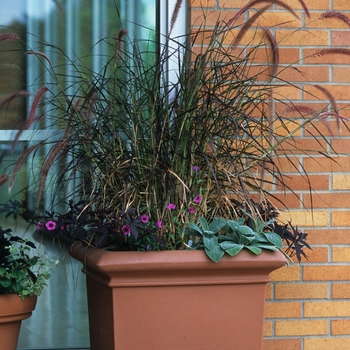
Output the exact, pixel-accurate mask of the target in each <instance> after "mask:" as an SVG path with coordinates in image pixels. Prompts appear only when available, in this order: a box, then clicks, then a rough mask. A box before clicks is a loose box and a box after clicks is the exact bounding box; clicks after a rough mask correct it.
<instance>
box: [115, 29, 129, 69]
mask: <svg viewBox="0 0 350 350" xmlns="http://www.w3.org/2000/svg"><path fill="white" fill-rule="evenodd" d="M125 35H128V31H127V30H126V29H121V30H120V31H119V33H118V38H117V40H116V41H115V52H114V59H113V64H114V66H115V65H116V63H117V59H118V58H121V59H122V58H123V57H122V42H123V37H124V36H125Z"/></svg>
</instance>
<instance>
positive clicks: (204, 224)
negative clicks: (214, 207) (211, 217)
mask: <svg viewBox="0 0 350 350" xmlns="http://www.w3.org/2000/svg"><path fill="white" fill-rule="evenodd" d="M198 220H199V222H200V224H201V226H202V228H203V230H204V231H208V230H209V225H208V222H207V220H205V219H204V218H203V217H201V218H199V219H198Z"/></svg>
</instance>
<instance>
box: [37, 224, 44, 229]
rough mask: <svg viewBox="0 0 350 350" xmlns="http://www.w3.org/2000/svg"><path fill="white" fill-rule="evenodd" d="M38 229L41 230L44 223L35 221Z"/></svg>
mask: <svg viewBox="0 0 350 350" xmlns="http://www.w3.org/2000/svg"><path fill="white" fill-rule="evenodd" d="M37 227H38V230H42V229H43V228H44V224H43V223H42V222H38V223H37Z"/></svg>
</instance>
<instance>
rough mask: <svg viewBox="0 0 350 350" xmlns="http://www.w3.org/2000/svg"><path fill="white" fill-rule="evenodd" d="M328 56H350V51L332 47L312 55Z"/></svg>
mask: <svg viewBox="0 0 350 350" xmlns="http://www.w3.org/2000/svg"><path fill="white" fill-rule="evenodd" d="M326 55H347V56H350V49H347V48H342V47H330V48H326V49H321V50H318V51H317V52H315V53H314V54H312V55H311V56H310V57H313V56H326Z"/></svg>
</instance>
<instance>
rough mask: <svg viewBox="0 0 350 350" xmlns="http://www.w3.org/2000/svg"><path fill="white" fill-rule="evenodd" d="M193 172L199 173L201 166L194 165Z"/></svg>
mask: <svg viewBox="0 0 350 350" xmlns="http://www.w3.org/2000/svg"><path fill="white" fill-rule="evenodd" d="M192 170H193V171H194V172H195V173H198V171H199V166H198V165H193V167H192Z"/></svg>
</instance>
